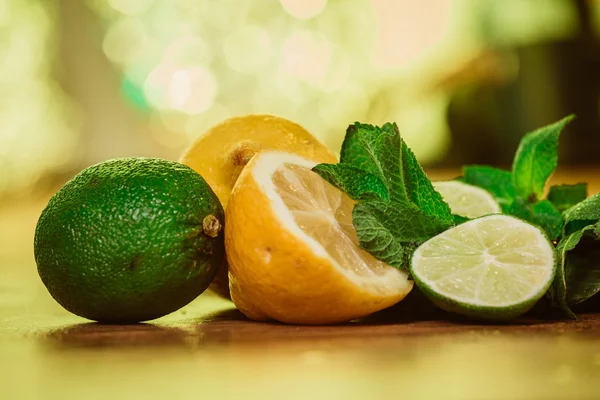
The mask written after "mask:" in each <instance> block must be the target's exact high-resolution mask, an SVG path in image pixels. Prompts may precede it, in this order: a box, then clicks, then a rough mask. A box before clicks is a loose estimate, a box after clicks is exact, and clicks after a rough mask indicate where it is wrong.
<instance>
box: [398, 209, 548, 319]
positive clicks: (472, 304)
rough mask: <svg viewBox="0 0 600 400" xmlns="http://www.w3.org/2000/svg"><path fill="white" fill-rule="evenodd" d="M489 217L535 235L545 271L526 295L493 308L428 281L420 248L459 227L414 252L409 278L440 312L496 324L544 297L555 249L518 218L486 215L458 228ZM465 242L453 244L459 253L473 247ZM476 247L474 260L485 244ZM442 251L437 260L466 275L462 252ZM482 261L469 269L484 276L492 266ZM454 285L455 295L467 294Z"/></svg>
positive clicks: (463, 227) (536, 229)
mask: <svg viewBox="0 0 600 400" xmlns="http://www.w3.org/2000/svg"><path fill="white" fill-rule="evenodd" d="M491 218H495V219H501V220H504V221H507V222H508V226H510V225H512V226H519V227H521V228H524V229H527V230H529V231H530V233H534V236H536V237H537V239H538V245H539V246H541V247H539V252H540V257H542V259H543V258H544V257H545V258H546V260H547V262H546V263H545V264H544V265H541V266H540V267H541V270H542V272H545V276H541V277H539V278H540V279H539V281H538V282H537V283H536V284H535V285H534V286H532V287H531V290H530V291H529V292H528V293H526V294H525V295H522V296H521V297H519V298H517V299H515V300H513V301H505V302H500V305H497V304H498V303H495V304H494V303H493V302H482V301H480V300H479V299H477V298H468V297H465V296H461V295H457V294H456V293H454V294H452V293H448V291H447V290H440V288H439V287H438V285H437V282H436V281H432V280H431V279H429V278H428V276H427V275H428V274H431V273H432V268H430V269H429V271H427V273H424V271H425V268H428V267H427V266H426V265H427V261H426V260H425V261H423V260H424V259H426V258H428V257H423V256H422V252H423V251H424V249H427V248H428V247H429V248H430V247H431V244H432V242H433V241H438V242H439V241H440V240H443V239H444V238H448V237H452V234H453V233H456V231H454V230H456V229H458V228H459V227H455V228H452V229H450V230H448V231H445V232H443V233H441V234H440V235H438V236H436V237H434V238H432V239H430V240H429V241H427V242H425V243H424V244H423V245H421V246H420V247H419V248H418V249H417V250H416V251H415V253H414V255H413V258H412V262H411V267H410V269H411V275H412V278H413V280H414V281H415V283H416V285H417V287H418V288H419V289H420V290H421V291H422V292H423V293H424V294H425V295H426V296H427V297H428V298H429V299H430V300H431V301H432V302H433V303H434V304H436V305H437V306H438V307H439V308H441V309H444V310H446V311H449V312H452V313H457V314H462V315H465V316H468V317H471V318H475V319H483V320H496V321H498V320H508V319H512V318H516V317H518V316H520V315H523V314H524V313H526V312H527V311H529V310H530V309H531V308H532V307H533V306H534V305H535V304H536V303H537V301H538V300H539V299H540V298H541V297H543V296H544V294H545V293H546V292H547V290H548V289H549V287H550V285H551V284H552V281H553V279H554V276H555V274H556V261H557V256H556V250H555V248H554V246H552V244H551V243H550V241H549V240H548V238H547V236H546V234H545V233H544V231H543V230H541V229H540V228H538V227H537V226H535V225H531V224H529V223H527V222H525V221H522V220H520V219H518V218H514V217H510V216H505V215H490V216H484V217H480V218H477V219H475V220H472V221H469V222H467V223H465V224H462V225H460V227H462V228H461V229H463V230H465V229H469V228H470V227H469V226H467V227H466V228H465V225H466V224H470V225H475V224H481V223H484V224H485V220H486V219H488V220H489V219H491ZM476 228H477V227H475V229H476ZM473 230H474V229H473ZM453 231H454V232H453ZM511 235H515V234H514V232H511V231H510V230H507V235H506V237H509V236H511ZM517 239H518V237H517ZM542 239H543V240H542ZM452 240H455V239H452ZM469 240H474V238H473V237H470V238H469V237H465V240H464V243H462V244H460V245H459V244H458V243H457V247H458V246H463V251H464V250H465V248H468V247H470V246H473V243H469ZM480 245H481V246H482V248H481V249H477V247H476V246H475V247H471V248H472V249H473V251H474V253H473V254H471V256H475V257H476V256H477V253H476V252H477V251H479V250H484V249H486V248H487V247H485V244H480ZM492 248H493V245H492ZM531 248H532V247H531V246H530V249H531ZM445 250H447V251H448V253H447V254H446V255H443V254H441V255H440V256H439V257H442V258H446V259H448V260H451V262H454V263H456V264H458V267H459V268H458V269H456V268H455V271H458V272H460V271H463V272H467V269H468V267H465V265H462V266H461V265H460V257H466V256H465V255H464V253H463V254H461V253H458V252H456V251H455V252H453V251H452V250H453V249H452V248H451V247H448V248H447V249H445ZM454 250H456V248H454ZM514 256H515V257H517V258H518V257H519V254H517V253H515V255H514ZM509 257H510V255H509ZM483 261H484V262H483V263H482V264H478V266H475V267H474V266H471V268H472V269H475V270H476V269H478V268H479V269H480V270H482V271H483V272H482V273H481V274H488V273H489V271H490V269H491V265H492V264H491V263H490V262H488V261H486V260H483ZM467 264H468V263H467ZM493 265H494V266H497V265H498V263H496V264H493ZM516 265H519V264H516ZM461 268H462V269H461ZM450 269H451V267H448V270H450ZM507 271H510V270H507ZM523 271H525V272H526V269H522V270H521V273H523ZM434 272H435V271H434ZM442 272H443V267H442V268H440V271H439V272H438V274H439V275H440V276H443V275H442ZM475 272H477V271H475ZM513 272H514V271H513ZM523 274H524V273H523ZM532 276H533V275H532ZM467 277H468V278H472V276H469V275H468V274H467ZM517 277H518V276H517ZM478 278H479V277H478ZM524 278H526V277H524ZM443 279H444V278H441V279H439V280H443ZM504 283H506V282H504ZM461 285H462V286H461ZM478 285H479V287H481V285H482V282H481V281H479V283H478ZM456 286H457V288H456V289H457V292H459V293H460V291H461V290H462V289H464V290H466V291H468V288H465V286H466V284H460V283H459V284H457V285H456Z"/></svg>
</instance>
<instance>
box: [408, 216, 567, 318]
mask: <svg viewBox="0 0 600 400" xmlns="http://www.w3.org/2000/svg"><path fill="white" fill-rule="evenodd" d="M555 270H556V260H555V250H554V246H552V244H551V243H550V242H549V241H548V239H547V238H546V236H545V235H544V233H543V232H542V230H541V229H539V228H537V227H536V226H533V225H530V224H528V223H526V222H523V221H521V220H520V219H517V218H514V217H509V216H506V215H490V216H486V217H481V218H478V219H474V220H472V221H468V222H465V223H464V224H461V225H458V226H457V227H454V228H452V229H449V230H447V231H445V232H443V233H441V234H439V235H437V236H436V237H434V238H432V239H430V240H428V241H427V242H425V243H424V244H422V245H421V246H420V247H419V248H417V250H416V251H415V253H414V255H413V257H412V262H411V274H412V278H413V279H414V281H415V283H416V284H417V286H418V287H419V289H421V291H422V292H423V293H425V295H427V296H428V297H429V298H430V299H431V300H432V301H433V302H434V303H435V304H437V305H438V306H439V307H440V308H442V309H445V310H447V311H450V312H456V313H459V314H464V315H467V316H471V317H475V318H480V319H496V320H503V319H510V318H514V317H517V316H519V315H522V314H524V313H525V312H527V311H528V310H529V309H530V308H531V307H533V305H534V304H535V303H536V302H537V301H538V300H539V299H540V298H541V297H542V296H543V295H544V294H545V293H546V291H547V290H548V288H549V287H550V284H551V283H552V279H553V278H554V274H555Z"/></svg>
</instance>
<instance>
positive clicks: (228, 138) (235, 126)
mask: <svg viewBox="0 0 600 400" xmlns="http://www.w3.org/2000/svg"><path fill="white" fill-rule="evenodd" d="M260 150H283V151H288V152H292V153H295V154H299V155H301V156H303V157H306V158H308V159H310V160H313V161H317V162H327V163H335V162H337V158H336V156H335V155H333V153H331V152H330V151H329V149H327V147H325V145H323V144H322V143H320V142H319V141H318V140H317V139H316V138H315V137H313V136H312V135H311V134H310V133H308V132H307V131H306V130H305V129H304V128H303V127H301V126H300V125H298V124H296V123H294V122H292V121H289V120H287V119H285V118H280V117H276V116H273V115H264V114H251V115H245V116H239V117H234V118H230V119H227V120H225V121H222V122H221V123H219V124H217V125H215V126H213V127H212V128H210V129H209V130H208V131H207V132H205V133H204V134H203V135H201V136H200V137H199V138H198V139H197V140H196V141H195V142H193V143H192V144H191V145H190V146H189V147H188V148H187V149H186V150H185V151H184V152H183V154H182V156H181V157H180V159H179V162H180V163H182V164H185V165H187V166H189V167H191V168H192V169H194V170H195V171H196V172H198V173H199V174H200V175H202V177H203V178H204V179H205V180H206V182H208V184H209V185H210V187H211V188H212V190H213V191H214V192H215V194H216V195H217V197H218V198H219V200H220V201H221V204H222V205H223V207H224V208H225V207H227V202H228V200H229V195H230V194H231V190H232V189H233V185H234V184H235V181H236V180H237V178H238V176H239V174H240V172H241V171H242V169H243V168H244V166H245V165H246V164H247V163H248V161H250V159H251V158H252V156H254V154H256V153H257V152H258V151H260ZM210 288H211V289H212V290H213V291H214V292H216V293H217V294H219V295H221V296H223V297H226V298H229V287H228V280H227V263H223V265H221V267H220V268H219V270H218V271H217V275H216V276H215V279H214V280H213V282H212V284H211V285H210Z"/></svg>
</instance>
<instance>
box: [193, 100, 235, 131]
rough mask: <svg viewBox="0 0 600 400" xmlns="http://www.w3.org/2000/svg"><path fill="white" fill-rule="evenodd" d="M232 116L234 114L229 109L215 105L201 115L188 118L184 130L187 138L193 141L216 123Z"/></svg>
mask: <svg viewBox="0 0 600 400" xmlns="http://www.w3.org/2000/svg"><path fill="white" fill-rule="evenodd" d="M233 115H234V113H233V112H232V111H231V110H230V109H228V108H227V107H225V106H223V105H222V104H219V103H215V104H213V105H212V107H211V108H210V109H208V110H206V111H205V112H203V113H201V114H196V115H190V116H188V118H187V120H186V122H185V127H184V130H185V132H186V133H187V135H188V138H189V139H192V140H193V139H195V138H197V137H198V136H200V135H201V134H203V133H204V132H206V131H207V130H208V129H209V128H210V127H212V126H214V125H216V124H217V123H218V122H221V121H223V120H224V119H227V118H230V117H233Z"/></svg>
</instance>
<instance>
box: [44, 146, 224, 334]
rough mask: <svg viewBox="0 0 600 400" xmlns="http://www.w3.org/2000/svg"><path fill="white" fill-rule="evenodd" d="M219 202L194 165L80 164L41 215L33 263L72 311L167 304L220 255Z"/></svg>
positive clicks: (115, 313) (119, 318) (95, 314)
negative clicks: (194, 169) (82, 166)
mask: <svg viewBox="0 0 600 400" xmlns="http://www.w3.org/2000/svg"><path fill="white" fill-rule="evenodd" d="M223 224H224V215H223V208H222V207H221V204H220V203H219V200H218V199H217V197H216V195H215V194H214V193H213V191H212V190H211V188H210V187H209V186H208V184H207V183H206V182H205V181H204V179H203V178H202V177H201V176H200V175H198V174H197V173H196V172H195V171H193V170H192V169H191V168H189V167H187V166H185V165H183V164H179V163H176V162H173V161H167V160H161V159H154V158H120V159H114V160H109V161H106V162H103V163H100V164H97V165H94V166H91V167H89V168H87V169H85V170H83V171H82V172H81V173H80V174H79V175H77V176H76V177H74V178H73V179H72V180H71V181H69V182H67V184H65V186H64V187H63V188H61V189H60V190H59V191H58V192H57V193H56V194H55V195H54V196H53V197H52V198H51V199H50V201H49V203H48V205H47V206H46V208H45V209H44V211H43V212H42V214H41V216H40V219H39V220H38V223H37V227H36V231H35V241H34V252H35V260H36V263H37V266H38V272H39V275H40V277H41V278H42V281H43V283H44V284H45V285H46V287H47V288H48V291H49V292H50V294H51V295H52V297H54V299H55V300H56V301H57V302H58V303H60V304H61V305H62V306H63V307H64V308H66V309H67V310H69V311H71V312H72V313H74V314H77V315H79V316H82V317H85V318H88V319H92V320H96V321H101V322H109V323H130V322H138V321H145V320H150V319H154V318H158V317H161V316H163V315H166V314H168V313H170V312H173V311H175V310H177V309H179V308H181V307H183V306H184V305H186V304H187V303H189V302H190V301H192V300H193V299H194V298H196V297H197V296H198V295H200V293H202V292H203V291H204V290H205V289H206V288H207V287H208V285H209V284H210V282H211V280H212V279H213V277H214V275H215V273H216V271H217V268H218V266H219V265H220V263H221V262H222V260H223V257H224V244H223V229H222V228H223Z"/></svg>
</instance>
